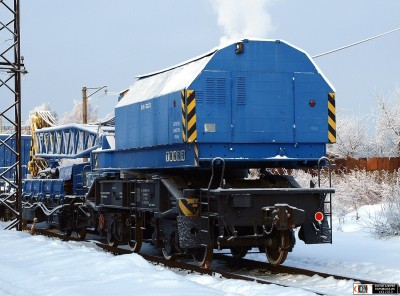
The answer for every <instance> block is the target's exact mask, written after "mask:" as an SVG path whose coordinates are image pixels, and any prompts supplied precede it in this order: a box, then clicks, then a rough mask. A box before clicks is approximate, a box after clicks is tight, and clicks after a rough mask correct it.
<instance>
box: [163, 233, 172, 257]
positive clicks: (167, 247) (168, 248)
mask: <svg viewBox="0 0 400 296" xmlns="http://www.w3.org/2000/svg"><path fill="white" fill-rule="evenodd" d="M174 240H175V236H174V234H172V235H171V236H169V237H167V238H165V239H164V240H163V244H164V246H163V247H162V249H161V251H162V254H163V256H164V258H165V259H166V260H172V259H173V258H174V255H175V247H174V243H173V242H174Z"/></svg>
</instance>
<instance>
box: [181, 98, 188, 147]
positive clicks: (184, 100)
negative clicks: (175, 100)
mask: <svg viewBox="0 0 400 296" xmlns="http://www.w3.org/2000/svg"><path fill="white" fill-rule="evenodd" d="M181 108H182V139H183V142H186V141H187V138H186V134H187V130H186V98H185V90H182V91H181Z"/></svg>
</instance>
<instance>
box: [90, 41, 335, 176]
mask: <svg viewBox="0 0 400 296" xmlns="http://www.w3.org/2000/svg"><path fill="white" fill-rule="evenodd" d="M241 44H242V45H241V46H242V52H240V53H236V50H237V48H236V47H237V45H236V44H232V45H229V46H227V47H224V48H221V49H218V50H214V51H211V52H210V53H208V54H205V55H203V56H200V57H198V58H196V59H194V60H191V61H188V62H186V63H183V64H182V65H178V66H176V67H173V68H171V69H165V70H162V71H160V72H156V73H152V74H149V75H145V76H139V77H138V81H137V82H136V83H135V84H134V85H133V86H132V87H131V89H130V90H129V91H128V93H127V94H126V95H125V96H124V97H123V98H122V99H121V100H120V102H119V103H118V105H117V106H116V109H115V115H116V119H115V138H116V141H115V149H114V150H112V151H105V150H104V151H100V152H98V167H99V168H122V169H125V168H127V169H129V168H157V169H160V168H171V167H191V166H199V165H200V164H201V162H207V161H208V162H210V161H211V160H212V159H213V158H215V157H223V158H224V159H225V160H226V161H227V162H229V163H232V164H236V165H242V166H249V164H250V163H252V162H253V163H254V162H257V163H259V162H263V163H268V162H276V161H279V165H281V164H282V162H284V160H285V159H286V165H292V166H296V165H297V164H301V165H307V163H308V162H310V163H311V164H315V161H316V160H318V159H319V158H320V157H321V156H322V155H325V153H326V150H325V149H326V148H325V147H326V143H328V142H329V138H328V132H329V125H328V122H327V121H328V96H329V94H332V93H333V92H334V91H333V89H332V87H331V86H330V84H329V83H328V82H327V80H326V79H325V78H324V77H323V75H322V74H321V72H320V71H319V69H318V68H317V67H316V65H315V64H314V63H313V61H312V60H311V59H310V58H309V57H308V56H307V54H306V53H304V52H303V51H300V50H298V49H296V48H294V47H293V46H291V45H289V44H287V43H285V42H282V41H268V42H265V41H251V40H244V41H243V42H242V43H241ZM171 152H172V153H171ZM96 153H97V152H96ZM279 158H280V159H279Z"/></svg>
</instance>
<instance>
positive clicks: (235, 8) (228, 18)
mask: <svg viewBox="0 0 400 296" xmlns="http://www.w3.org/2000/svg"><path fill="white" fill-rule="evenodd" d="M210 1H211V3H212V5H213V7H214V9H215V10H216V12H217V15H218V25H220V26H221V27H222V28H223V30H224V34H225V35H224V36H223V37H221V39H220V44H221V45H222V44H225V43H227V42H230V41H233V40H234V41H236V40H238V39H243V38H267V36H268V34H269V33H270V32H271V31H272V30H273V27H272V21H271V16H270V15H269V13H268V12H267V6H268V4H270V3H271V2H272V1H271V0H210Z"/></svg>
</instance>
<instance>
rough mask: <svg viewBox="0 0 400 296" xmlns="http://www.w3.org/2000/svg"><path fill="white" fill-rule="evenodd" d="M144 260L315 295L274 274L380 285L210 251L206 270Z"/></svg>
mask: <svg viewBox="0 0 400 296" xmlns="http://www.w3.org/2000/svg"><path fill="white" fill-rule="evenodd" d="M23 230H24V231H28V232H31V227H24V228H23ZM34 233H35V234H39V235H44V236H48V237H53V238H58V239H61V240H64V241H85V242H89V243H93V244H95V245H96V246H97V247H99V248H101V249H103V250H104V251H106V252H109V253H112V254H114V255H125V254H132V253H133V252H132V251H131V250H130V249H127V248H124V247H123V246H122V247H112V246H109V245H108V244H106V243H102V242H99V241H97V240H85V239H81V238H79V237H77V236H66V235H64V234H62V233H60V232H57V231H55V230H51V229H44V228H36V229H35V230H34ZM139 255H140V256H142V257H143V258H144V259H146V260H147V261H149V262H151V263H153V264H157V265H163V266H165V267H167V268H172V269H177V270H180V271H185V272H188V273H199V274H207V275H212V276H219V277H222V278H226V279H237V280H245V281H251V282H257V283H260V284H268V285H269V284H274V285H278V286H282V287H291V288H293V287H296V288H299V289H302V290H306V291H309V292H313V293H315V294H317V295H329V293H326V292H324V291H318V290H315V289H309V288H304V287H298V286H296V285H290V284H285V283H283V282H282V280H276V278H277V277H281V278H282V277H283V278H284V277H285V276H287V275H303V276H307V277H313V276H315V275H317V276H319V277H321V278H324V279H326V278H330V277H332V278H334V279H336V280H345V281H353V282H354V283H360V284H367V283H368V284H382V282H376V281H371V280H364V279H358V278H354V277H352V278H351V277H346V276H341V275H335V274H329V273H324V272H318V271H312V270H308V269H303V268H297V267H290V266H283V265H280V266H272V265H270V264H269V263H267V262H260V261H256V260H250V259H245V258H243V259H235V258H233V257H232V256H230V254H228V253H223V254H214V256H213V259H214V261H213V265H212V267H211V268H209V269H205V268H202V267H200V266H197V265H194V264H193V263H192V262H191V261H190V260H189V259H188V257H185V256H181V257H179V256H178V257H177V258H175V259H176V260H167V259H165V258H164V257H163V256H162V255H159V256H158V255H152V254H146V253H143V252H140V253H139Z"/></svg>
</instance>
